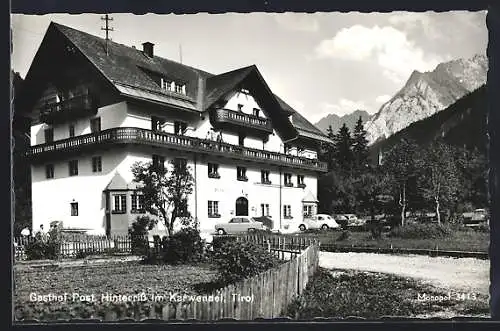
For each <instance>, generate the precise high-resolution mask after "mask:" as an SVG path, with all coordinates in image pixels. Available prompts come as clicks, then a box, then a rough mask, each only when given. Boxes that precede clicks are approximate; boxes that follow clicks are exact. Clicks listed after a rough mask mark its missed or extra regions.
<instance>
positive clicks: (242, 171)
mask: <svg viewBox="0 0 500 331" xmlns="http://www.w3.org/2000/svg"><path fill="white" fill-rule="evenodd" d="M236 179H238V180H240V181H244V182H246V181H248V178H247V168H245V167H237V168H236Z"/></svg>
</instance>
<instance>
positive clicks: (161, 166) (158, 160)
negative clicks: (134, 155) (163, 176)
mask: <svg viewBox="0 0 500 331" xmlns="http://www.w3.org/2000/svg"><path fill="white" fill-rule="evenodd" d="M153 167H154V168H155V169H157V170H159V171H164V170H165V157H164V156H161V155H156V154H153Z"/></svg>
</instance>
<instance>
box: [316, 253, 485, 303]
mask: <svg viewBox="0 0 500 331" xmlns="http://www.w3.org/2000/svg"><path fill="white" fill-rule="evenodd" d="M319 265H320V266H321V267H324V268H328V269H351V270H362V271H372V272H381V273H388V274H395V275H399V276H403V277H411V278H416V279H420V280H422V281H424V282H426V283H428V284H431V285H434V286H436V287H439V288H443V289H446V290H455V291H463V292H464V293H467V292H469V293H472V292H474V293H476V294H482V295H486V296H487V295H489V284H490V274H489V272H490V261H489V260H479V259H473V258H449V257H430V256H423V255H389V254H374V253H331V252H320V256H319Z"/></svg>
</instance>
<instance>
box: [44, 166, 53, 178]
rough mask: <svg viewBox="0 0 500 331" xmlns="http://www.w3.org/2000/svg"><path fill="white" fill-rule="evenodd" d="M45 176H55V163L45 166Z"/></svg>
mask: <svg viewBox="0 0 500 331" xmlns="http://www.w3.org/2000/svg"><path fill="white" fill-rule="evenodd" d="M45 177H46V178H47V179H49V178H54V165H53V164H47V165H46V166H45Z"/></svg>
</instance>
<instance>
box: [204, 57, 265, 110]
mask: <svg viewBox="0 0 500 331" xmlns="http://www.w3.org/2000/svg"><path fill="white" fill-rule="evenodd" d="M256 68H257V67H256V66H255V65H251V66H248V67H244V68H240V69H236V70H232V71H228V72H225V73H223V74H220V75H217V76H212V77H209V78H208V79H207V80H206V93H205V95H206V97H205V102H204V105H203V108H204V109H207V108H209V107H210V106H212V105H213V103H214V102H216V101H217V100H219V99H220V98H221V97H222V96H224V95H225V94H226V93H228V92H230V91H232V90H233V89H234V88H235V87H236V86H237V85H238V84H239V83H241V82H242V81H243V79H245V77H247V75H248V74H249V73H250V72H251V71H252V70H254V69H256Z"/></svg>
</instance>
